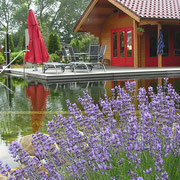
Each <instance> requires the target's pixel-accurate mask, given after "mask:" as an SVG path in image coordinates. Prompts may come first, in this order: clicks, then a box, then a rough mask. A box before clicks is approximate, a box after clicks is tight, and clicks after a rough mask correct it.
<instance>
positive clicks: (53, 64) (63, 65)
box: [42, 48, 71, 73]
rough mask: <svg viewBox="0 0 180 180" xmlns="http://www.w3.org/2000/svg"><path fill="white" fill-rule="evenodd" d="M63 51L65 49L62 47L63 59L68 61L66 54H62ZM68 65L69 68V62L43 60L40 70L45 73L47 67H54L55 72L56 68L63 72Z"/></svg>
mask: <svg viewBox="0 0 180 180" xmlns="http://www.w3.org/2000/svg"><path fill="white" fill-rule="evenodd" d="M64 51H65V49H64V48H62V53H63V56H64V59H65V60H66V61H68V58H67V54H66V55H64ZM68 66H69V67H70V68H71V64H69V63H59V62H45V63H43V66H42V71H43V73H45V72H46V71H47V70H48V69H55V70H56V73H57V70H58V69H61V70H62V72H64V71H65V68H66V67H68Z"/></svg>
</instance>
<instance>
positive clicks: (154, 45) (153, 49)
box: [149, 30, 157, 57]
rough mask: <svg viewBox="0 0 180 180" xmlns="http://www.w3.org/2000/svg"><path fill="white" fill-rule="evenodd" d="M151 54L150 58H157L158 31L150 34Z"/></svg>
mask: <svg viewBox="0 0 180 180" xmlns="http://www.w3.org/2000/svg"><path fill="white" fill-rule="evenodd" d="M149 39H150V40H149V43H150V46H149V48H150V49H149V52H150V57H156V56H157V30H151V31H150V34H149Z"/></svg>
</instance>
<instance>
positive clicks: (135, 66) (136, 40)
mask: <svg viewBox="0 0 180 180" xmlns="http://www.w3.org/2000/svg"><path fill="white" fill-rule="evenodd" d="M137 27H138V25H137V21H136V20H133V37H134V68H138V34H137Z"/></svg>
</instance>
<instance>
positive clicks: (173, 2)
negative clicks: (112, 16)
mask: <svg viewBox="0 0 180 180" xmlns="http://www.w3.org/2000/svg"><path fill="white" fill-rule="evenodd" d="M114 1H117V2H119V3H120V4H121V5H123V6H124V7H126V8H128V9H129V10H131V11H132V12H133V13H135V14H136V15H138V16H139V17H142V18H157V19H180V0H114Z"/></svg>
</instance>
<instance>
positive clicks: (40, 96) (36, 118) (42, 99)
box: [26, 84, 49, 133]
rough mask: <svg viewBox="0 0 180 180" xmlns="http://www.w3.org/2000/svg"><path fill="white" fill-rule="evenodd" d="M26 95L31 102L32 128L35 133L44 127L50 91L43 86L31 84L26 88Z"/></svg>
mask: <svg viewBox="0 0 180 180" xmlns="http://www.w3.org/2000/svg"><path fill="white" fill-rule="evenodd" d="M26 95H27V98H28V99H29V100H30V102H31V107H30V110H31V127H32V132H33V133H35V132H37V131H39V130H40V128H41V126H42V120H43V118H44V116H45V111H46V102H47V99H48V96H49V90H48V89H45V88H44V86H43V85H42V84H29V85H28V87H26Z"/></svg>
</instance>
